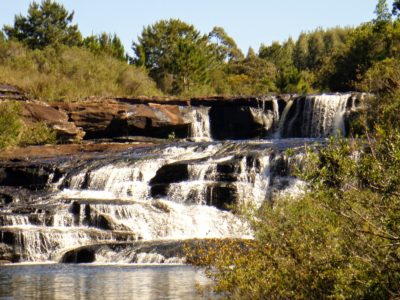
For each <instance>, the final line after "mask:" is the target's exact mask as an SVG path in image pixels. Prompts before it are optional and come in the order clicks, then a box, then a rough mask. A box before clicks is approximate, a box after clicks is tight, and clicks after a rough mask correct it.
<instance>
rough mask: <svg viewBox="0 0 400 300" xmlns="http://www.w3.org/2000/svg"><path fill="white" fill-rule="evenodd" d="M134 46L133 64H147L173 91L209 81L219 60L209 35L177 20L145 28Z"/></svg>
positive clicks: (162, 84) (159, 81) (160, 83)
mask: <svg viewBox="0 0 400 300" xmlns="http://www.w3.org/2000/svg"><path fill="white" fill-rule="evenodd" d="M132 49H133V51H134V52H135V55H136V57H135V58H134V63H135V64H137V65H139V66H144V67H146V68H147V69H148V70H149V73H150V76H151V77H152V78H153V79H154V80H155V81H156V83H157V85H158V86H159V87H160V88H161V89H162V90H163V91H164V92H167V93H172V94H179V93H182V92H187V91H188V90H189V89H190V88H192V87H194V86H199V85H204V84H207V81H208V72H209V71H210V70H211V69H212V68H213V67H214V66H215V63H216V57H215V53H214V52H213V51H212V50H213V48H212V47H210V44H209V40H208V37H207V36H204V35H201V34H200V32H199V31H197V30H196V29H195V28H194V26H193V25H189V24H186V23H184V22H182V21H180V20H176V19H170V20H161V21H158V22H157V23H155V24H153V25H150V26H147V27H145V28H144V29H143V31H142V34H141V36H140V37H139V41H138V42H137V43H133V46H132Z"/></svg>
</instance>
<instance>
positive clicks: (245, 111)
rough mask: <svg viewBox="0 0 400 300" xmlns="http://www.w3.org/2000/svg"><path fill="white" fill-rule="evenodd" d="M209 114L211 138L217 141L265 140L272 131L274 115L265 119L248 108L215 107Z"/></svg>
mask: <svg viewBox="0 0 400 300" xmlns="http://www.w3.org/2000/svg"><path fill="white" fill-rule="evenodd" d="M209 114H210V130H211V136H212V137H213V139H216V140H226V139H233V140H239V139H252V138H263V137H266V136H267V134H268V133H269V132H270V131H271V130H272V125H273V115H272V113H271V115H270V116H269V118H267V119H265V118H262V117H261V116H257V114H255V113H254V112H253V111H251V108H250V107H248V106H247V107H246V106H226V107H225V106H221V107H220V106H213V107H211V109H210V112H209Z"/></svg>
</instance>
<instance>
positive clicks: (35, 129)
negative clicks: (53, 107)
mask: <svg viewBox="0 0 400 300" xmlns="http://www.w3.org/2000/svg"><path fill="white" fill-rule="evenodd" d="M56 142H57V136H56V132H55V131H54V130H52V129H51V128H49V127H48V126H47V125H46V123H44V122H38V123H35V124H33V125H31V126H24V130H23V131H22V135H21V138H20V141H19V145H21V146H27V145H43V144H55V143H56Z"/></svg>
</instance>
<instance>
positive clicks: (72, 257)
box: [61, 247, 96, 264]
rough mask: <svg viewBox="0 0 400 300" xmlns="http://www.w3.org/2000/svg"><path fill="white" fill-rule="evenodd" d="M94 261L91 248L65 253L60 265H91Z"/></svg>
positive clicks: (93, 253) (94, 256)
mask: <svg viewBox="0 0 400 300" xmlns="http://www.w3.org/2000/svg"><path fill="white" fill-rule="evenodd" d="M95 260H96V254H95V250H94V249H91V247H87V248H82V249H78V250H76V251H69V252H67V253H66V254H65V255H64V256H63V258H62V259H61V262H62V263H77V264H79V263H92V262H94V261H95Z"/></svg>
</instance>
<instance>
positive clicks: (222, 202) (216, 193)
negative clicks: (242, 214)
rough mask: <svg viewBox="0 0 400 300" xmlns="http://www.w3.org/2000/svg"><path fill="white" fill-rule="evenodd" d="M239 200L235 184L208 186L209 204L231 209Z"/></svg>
mask: <svg viewBox="0 0 400 300" xmlns="http://www.w3.org/2000/svg"><path fill="white" fill-rule="evenodd" d="M236 201H237V190H236V187H235V186H234V185H229V184H223V183H221V184H214V185H211V186H209V187H208V188H207V205H210V206H215V207H216V208H218V209H222V210H229V209H231V208H232V207H231V206H232V205H233V204H234V203H236Z"/></svg>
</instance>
